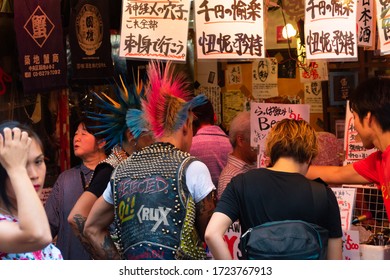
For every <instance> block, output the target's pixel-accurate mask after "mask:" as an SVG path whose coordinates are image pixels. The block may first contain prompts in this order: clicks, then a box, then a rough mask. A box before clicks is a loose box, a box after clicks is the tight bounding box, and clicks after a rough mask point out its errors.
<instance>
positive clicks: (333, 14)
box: [305, 0, 358, 61]
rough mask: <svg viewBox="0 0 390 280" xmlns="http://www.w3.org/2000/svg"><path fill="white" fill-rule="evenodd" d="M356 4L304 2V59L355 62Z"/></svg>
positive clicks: (356, 55) (321, 0) (354, 2)
mask: <svg viewBox="0 0 390 280" xmlns="http://www.w3.org/2000/svg"><path fill="white" fill-rule="evenodd" d="M356 2H357V1H334V0H306V2H305V3H306V5H305V47H306V57H307V59H309V60H310V59H328V60H343V61H345V60H357V57H358V52H357V35H356Z"/></svg>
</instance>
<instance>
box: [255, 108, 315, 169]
mask: <svg viewBox="0 0 390 280" xmlns="http://www.w3.org/2000/svg"><path fill="white" fill-rule="evenodd" d="M250 112H251V146H252V147H257V148H258V151H259V157H258V158H259V162H258V163H257V165H258V166H259V167H264V166H266V158H265V156H264V151H265V140H266V137H267V135H268V132H269V131H270V129H271V128H272V127H273V126H274V125H275V124H276V123H277V122H278V121H280V120H282V119H295V120H305V121H307V122H310V105H308V104H277V103H257V102H251V111H250Z"/></svg>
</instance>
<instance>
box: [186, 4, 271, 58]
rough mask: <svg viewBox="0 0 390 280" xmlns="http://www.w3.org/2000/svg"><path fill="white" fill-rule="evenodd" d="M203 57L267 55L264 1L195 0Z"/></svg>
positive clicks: (200, 53)
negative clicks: (265, 49)
mask: <svg viewBox="0 0 390 280" xmlns="http://www.w3.org/2000/svg"><path fill="white" fill-rule="evenodd" d="M194 5H195V7H194V9H195V23H196V40H197V42H196V48H197V55H198V58H199V59H217V58H221V59H242V58H249V59H250V58H252V59H257V58H264V57H265V53H264V45H265V39H264V6H263V1H261V0H241V1H236V0H194Z"/></svg>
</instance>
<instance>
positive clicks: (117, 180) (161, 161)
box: [111, 143, 206, 260]
mask: <svg viewBox="0 0 390 280" xmlns="http://www.w3.org/2000/svg"><path fill="white" fill-rule="evenodd" d="M193 160H195V158H194V157H190V155H189V154H188V153H185V152H182V151H180V150H178V149H176V148H175V147H174V146H173V145H171V144H167V143H155V144H152V145H151V146H149V147H146V148H144V149H143V150H141V151H140V152H136V153H134V154H133V155H131V156H130V157H129V158H128V159H127V160H126V161H124V162H123V163H121V164H120V165H119V166H118V167H117V168H116V169H115V171H114V175H113V176H112V178H111V186H114V188H113V193H114V205H115V219H116V222H117V226H118V229H119V231H118V238H119V244H120V246H119V249H120V251H121V253H122V256H123V258H125V259H142V260H148V259H167V260H169V259H204V258H205V256H206V255H205V250H204V247H203V243H202V242H201V241H200V239H199V235H198V233H197V230H196V229H195V202H194V200H193V198H192V196H191V195H190V194H189V192H188V189H187V187H186V184H185V170H186V168H187V166H188V165H189V163H190V162H192V161H193Z"/></svg>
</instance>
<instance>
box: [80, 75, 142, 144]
mask: <svg viewBox="0 0 390 280" xmlns="http://www.w3.org/2000/svg"><path fill="white" fill-rule="evenodd" d="M119 78H120V85H119V84H118V82H117V81H115V84H114V92H115V96H116V100H114V99H113V98H111V97H110V96H109V95H108V94H106V93H104V92H100V94H98V93H96V92H93V96H94V97H95V98H96V100H97V104H96V105H97V106H98V107H99V108H101V109H103V110H104V111H105V112H107V113H96V112H90V111H88V112H87V116H88V118H90V119H92V120H95V121H98V122H99V123H101V124H100V125H95V126H93V127H91V128H92V129H94V130H97V131H98V132H96V133H95V135H96V136H102V137H103V138H104V140H105V141H106V146H105V147H106V149H110V148H112V147H113V146H115V145H117V144H122V142H123V136H124V134H125V131H126V130H127V129H129V130H130V132H131V133H132V134H133V136H134V138H138V137H139V136H140V135H141V133H142V132H143V131H147V130H148V129H147V125H146V122H145V121H144V120H143V116H142V115H143V113H142V111H141V110H140V108H141V99H143V98H145V95H144V87H143V85H142V82H140V83H139V84H138V85H137V84H133V85H132V86H131V87H129V86H128V85H127V84H126V83H125V82H124V81H123V79H122V77H121V76H119ZM130 110H131V111H132V112H133V113H132V114H129V111H130Z"/></svg>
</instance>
